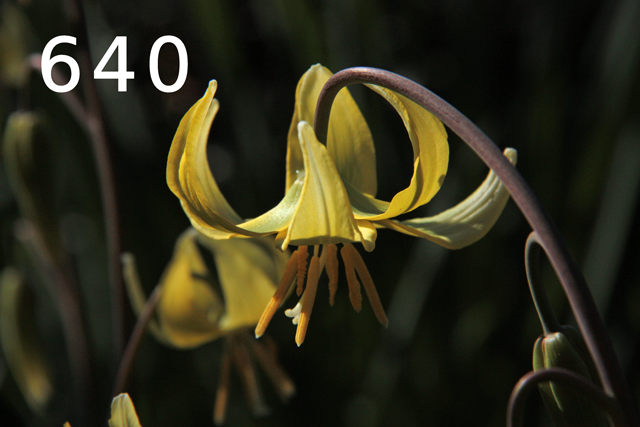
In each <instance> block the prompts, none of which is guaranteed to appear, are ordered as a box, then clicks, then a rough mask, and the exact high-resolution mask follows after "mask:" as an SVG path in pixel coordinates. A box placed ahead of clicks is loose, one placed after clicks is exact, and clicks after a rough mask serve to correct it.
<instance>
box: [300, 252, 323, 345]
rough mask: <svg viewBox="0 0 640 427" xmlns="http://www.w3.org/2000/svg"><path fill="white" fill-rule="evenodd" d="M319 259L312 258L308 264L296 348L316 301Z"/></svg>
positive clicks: (305, 332)
mask: <svg viewBox="0 0 640 427" xmlns="http://www.w3.org/2000/svg"><path fill="white" fill-rule="evenodd" d="M319 263H320V258H318V257H317V256H314V257H312V258H311V263H310V264H309V272H308V273H307V276H308V277H307V288H306V289H305V296H304V300H303V301H302V312H301V313H300V319H299V321H298V329H296V344H298V347H300V345H302V343H303V342H304V338H305V336H306V334H307V327H308V326H309V319H310V318H311V311H312V310H313V303H314V302H315V299H316V291H317V290H318V279H320V265H319Z"/></svg>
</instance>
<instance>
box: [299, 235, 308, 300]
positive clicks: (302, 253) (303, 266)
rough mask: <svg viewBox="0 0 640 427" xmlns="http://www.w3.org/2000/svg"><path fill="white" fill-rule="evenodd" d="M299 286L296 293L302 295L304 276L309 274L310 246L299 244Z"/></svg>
mask: <svg viewBox="0 0 640 427" xmlns="http://www.w3.org/2000/svg"><path fill="white" fill-rule="evenodd" d="M297 252H298V288H297V289H296V295H298V296H300V295H302V287H303V285H304V277H305V274H307V254H308V253H309V247H308V246H298V251H297Z"/></svg>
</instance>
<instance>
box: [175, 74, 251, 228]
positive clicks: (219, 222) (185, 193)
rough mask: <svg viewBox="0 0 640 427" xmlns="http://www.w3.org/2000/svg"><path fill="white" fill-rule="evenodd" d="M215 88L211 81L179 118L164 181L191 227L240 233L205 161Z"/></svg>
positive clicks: (237, 220)
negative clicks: (201, 94) (183, 211)
mask: <svg viewBox="0 0 640 427" xmlns="http://www.w3.org/2000/svg"><path fill="white" fill-rule="evenodd" d="M216 88H217V82H216V81H215V80H211V82H209V87H208V88H207V91H206V92H205V94H204V96H203V97H202V98H201V99H200V100H199V101H198V102H196V103H195V104H194V105H193V107H191V108H190V109H189V111H188V112H187V114H185V116H184V117H183V118H182V120H181V121H180V125H179V126H178V130H177V131H176V134H175V136H174V138H173V142H172V143H171V149H170V150H169V158H168V161H167V184H168V185H169V188H170V189H171V191H172V192H173V194H175V195H176V196H177V197H178V198H179V199H180V202H181V204H182V208H183V209H184V210H185V213H186V214H187V216H188V217H189V219H190V220H191V223H192V224H193V226H194V227H196V228H198V229H204V230H208V229H215V230H219V231H221V232H226V233H227V234H234V233H238V232H240V233H242V230H237V227H235V224H237V223H240V222H242V219H241V218H240V217H239V216H238V214H237V213H236V212H235V211H234V210H233V208H231V206H230V205H229V203H228V202H227V200H226V199H225V198H224V196H223V195H222V193H221V192H220V189H219V188H218V185H217V184H216V181H215V180H214V178H213V175H212V174H211V170H210V169H209V161H208V160H207V152H206V148H207V140H208V137H209V130H210V128H211V124H212V123H213V119H214V117H215V115H216V113H217V112H218V107H219V104H218V100H217V99H214V98H213V96H214V94H215V92H216Z"/></svg>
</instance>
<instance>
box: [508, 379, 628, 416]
mask: <svg viewBox="0 0 640 427" xmlns="http://www.w3.org/2000/svg"><path fill="white" fill-rule="evenodd" d="M547 381H554V382H557V383H561V384H563V385H565V386H567V387H569V388H570V389H571V390H572V391H573V392H574V393H576V394H577V395H580V396H583V397H585V398H587V399H588V400H589V401H590V402H593V403H594V404H595V405H596V406H598V407H599V408H600V409H601V410H602V411H603V412H604V413H606V414H607V415H608V416H609V417H610V418H611V420H612V421H613V424H614V425H616V426H621V425H625V424H624V422H625V419H624V414H623V413H622V411H621V410H620V407H619V405H618V402H617V401H616V399H614V398H613V397H611V396H608V395H606V394H605V393H604V392H603V391H602V390H600V389H599V388H598V387H596V386H595V385H593V384H591V383H590V382H588V381H586V380H585V379H584V378H582V377H581V376H580V375H578V374H576V373H575V372H573V371H570V370H568V369H563V368H548V369H541V370H539V371H535V372H534V371H531V372H529V373H528V374H526V375H524V376H523V377H522V378H520V381H518V383H517V384H516V385H515V387H514V388H513V391H512V392H511V397H510V398H509V405H508V407H507V427H520V426H521V425H522V414H523V412H524V407H525V401H526V398H527V397H528V396H529V393H530V392H531V391H532V390H536V389H537V388H538V384H540V383H542V382H547Z"/></svg>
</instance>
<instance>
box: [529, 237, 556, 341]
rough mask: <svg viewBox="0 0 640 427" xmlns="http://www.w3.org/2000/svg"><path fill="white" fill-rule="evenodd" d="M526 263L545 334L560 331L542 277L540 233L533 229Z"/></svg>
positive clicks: (532, 293) (532, 294)
mask: <svg viewBox="0 0 640 427" xmlns="http://www.w3.org/2000/svg"><path fill="white" fill-rule="evenodd" d="M524 264H525V267H526V270H527V281H528V282H529V290H530V291H531V298H532V299H533V304H534V305H535V306H536V311H537V312H538V318H539V319H540V323H541V324H542V329H543V331H544V334H545V335H549V334H551V333H553V332H560V328H561V326H560V322H558V318H557V317H556V315H555V313H554V312H553V308H552V307H551V304H550V303H549V298H547V291H546V290H545V287H544V284H543V283H542V278H541V277H540V243H539V237H538V233H537V232H535V231H532V232H531V234H529V237H528V238H527V243H526V244H525V249H524Z"/></svg>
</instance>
